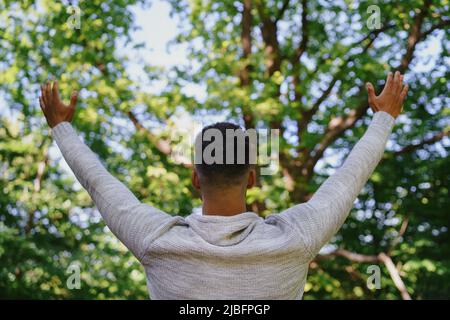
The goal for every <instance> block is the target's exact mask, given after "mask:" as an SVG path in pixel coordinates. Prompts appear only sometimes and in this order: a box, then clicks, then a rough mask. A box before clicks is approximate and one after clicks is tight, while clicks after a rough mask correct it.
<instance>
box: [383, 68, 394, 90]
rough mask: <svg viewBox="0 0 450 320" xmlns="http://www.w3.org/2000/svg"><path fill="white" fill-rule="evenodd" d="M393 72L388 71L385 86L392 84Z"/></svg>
mask: <svg viewBox="0 0 450 320" xmlns="http://www.w3.org/2000/svg"><path fill="white" fill-rule="evenodd" d="M392 78H393V77H392V72H389V73H388V76H387V77H386V83H385V84H384V87H385V88H389V87H390V86H392Z"/></svg>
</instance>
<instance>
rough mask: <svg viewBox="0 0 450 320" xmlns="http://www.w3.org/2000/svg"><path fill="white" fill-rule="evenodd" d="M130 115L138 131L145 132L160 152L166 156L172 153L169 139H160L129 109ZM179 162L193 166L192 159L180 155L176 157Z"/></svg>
mask: <svg viewBox="0 0 450 320" xmlns="http://www.w3.org/2000/svg"><path fill="white" fill-rule="evenodd" d="M127 114H128V117H129V118H130V120H131V121H132V122H133V124H134V126H135V128H136V131H138V132H140V133H142V134H144V135H145V136H146V137H147V139H148V140H149V141H150V142H151V143H152V144H153V145H154V146H155V147H156V149H157V150H158V152H159V154H160V155H162V156H164V157H168V156H171V155H172V147H171V145H170V142H169V141H167V140H163V139H159V138H158V137H156V136H155V135H153V134H152V133H151V132H150V131H149V130H148V129H146V128H145V127H144V126H143V125H142V124H141V123H140V122H139V120H138V119H137V117H136V115H135V114H134V113H133V112H132V111H129V112H128V113H127ZM175 160H176V161H177V162H179V163H180V164H181V165H183V166H184V167H185V168H189V169H190V168H192V162H191V160H190V159H186V158H184V157H182V156H180V157H179V158H178V159H175Z"/></svg>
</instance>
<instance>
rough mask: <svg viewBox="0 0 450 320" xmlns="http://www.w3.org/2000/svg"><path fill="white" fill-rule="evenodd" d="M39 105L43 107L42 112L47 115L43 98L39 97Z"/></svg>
mask: <svg viewBox="0 0 450 320" xmlns="http://www.w3.org/2000/svg"><path fill="white" fill-rule="evenodd" d="M39 105H40V106H41V110H42V112H44V113H45V104H44V101H42V96H40V97H39Z"/></svg>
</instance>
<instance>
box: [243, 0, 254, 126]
mask: <svg viewBox="0 0 450 320" xmlns="http://www.w3.org/2000/svg"><path fill="white" fill-rule="evenodd" d="M243 4H244V9H243V11H242V22H241V25H242V32H241V43H242V52H243V54H242V59H243V60H244V62H245V65H244V67H243V68H242V69H241V70H240V72H239V80H240V84H241V87H248V86H250V84H251V79H250V63H249V57H250V55H251V53H252V35H251V28H252V14H251V6H252V1H251V0H243ZM242 109H243V110H242V113H243V115H242V116H243V118H244V123H245V128H246V129H249V128H254V127H255V123H254V122H255V119H254V117H253V113H252V111H251V109H250V106H243V107H242Z"/></svg>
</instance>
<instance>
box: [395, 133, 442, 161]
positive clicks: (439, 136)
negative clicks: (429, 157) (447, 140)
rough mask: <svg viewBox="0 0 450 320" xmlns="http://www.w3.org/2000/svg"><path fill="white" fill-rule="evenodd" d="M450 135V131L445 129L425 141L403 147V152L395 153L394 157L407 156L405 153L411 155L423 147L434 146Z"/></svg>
mask: <svg viewBox="0 0 450 320" xmlns="http://www.w3.org/2000/svg"><path fill="white" fill-rule="evenodd" d="M449 133H450V130H449V129H445V130H444V131H442V132H439V133H437V134H435V135H434V136H432V137H431V138H428V139H424V140H422V141H421V142H419V143H416V144H410V145H408V146H406V147H403V148H402V149H401V150H399V151H396V152H394V155H395V156H398V155H402V154H405V153H410V152H413V151H415V150H417V149H420V148H422V147H423V146H426V145H430V144H434V143H436V142H438V141H440V140H442V139H443V138H444V137H447V136H448V135H449Z"/></svg>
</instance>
